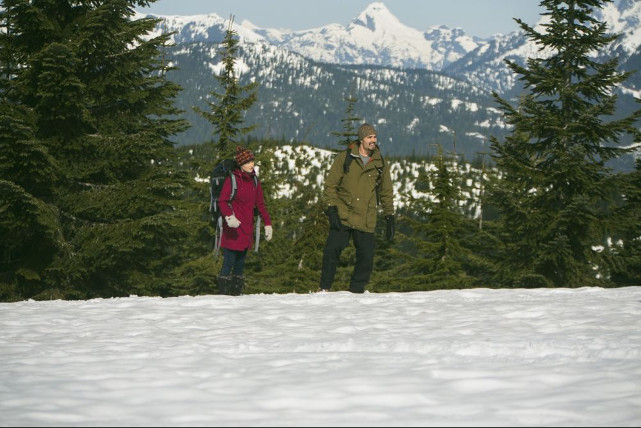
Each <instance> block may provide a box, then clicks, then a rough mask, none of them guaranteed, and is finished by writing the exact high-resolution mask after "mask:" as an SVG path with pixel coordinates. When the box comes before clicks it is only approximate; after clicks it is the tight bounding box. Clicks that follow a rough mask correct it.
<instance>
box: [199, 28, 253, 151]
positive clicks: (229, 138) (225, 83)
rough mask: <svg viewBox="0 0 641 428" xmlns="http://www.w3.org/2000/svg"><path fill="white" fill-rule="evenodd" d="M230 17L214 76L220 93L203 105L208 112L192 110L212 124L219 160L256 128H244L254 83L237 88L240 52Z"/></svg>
mask: <svg viewBox="0 0 641 428" xmlns="http://www.w3.org/2000/svg"><path fill="white" fill-rule="evenodd" d="M233 23H234V17H233V16H232V17H231V18H230V19H229V25H228V26H227V30H226V31H225V38H224V39H223V41H222V43H221V45H220V46H221V62H222V64H223V68H222V70H221V71H220V73H217V74H214V78H215V79H216V81H217V83H218V86H219V87H220V89H221V91H222V92H217V91H216V90H214V91H211V92H210V93H209V95H210V97H212V98H213V100H212V101H209V102H207V105H208V106H209V108H210V111H205V110H203V109H201V108H199V107H194V111H196V112H197V113H199V114H200V115H201V116H203V117H204V118H205V119H207V120H208V121H209V122H210V123H212V124H213V125H214V135H217V136H218V143H217V146H218V151H219V154H220V157H221V158H222V157H227V156H229V155H231V154H232V153H233V150H234V149H235V148H236V144H238V143H239V138H240V137H241V136H243V135H245V134H248V133H249V132H251V131H252V130H254V129H255V128H256V126H257V125H255V124H254V125H249V126H245V125H244V124H245V113H246V111H247V110H249V109H250V108H251V106H252V105H254V103H255V102H256V100H257V97H258V95H257V91H256V89H257V87H258V82H252V83H249V84H247V85H241V84H240V79H239V76H238V75H237V74H238V73H237V70H236V62H237V57H238V53H239V50H240V46H239V40H238V34H237V32H236V30H234V28H233Z"/></svg>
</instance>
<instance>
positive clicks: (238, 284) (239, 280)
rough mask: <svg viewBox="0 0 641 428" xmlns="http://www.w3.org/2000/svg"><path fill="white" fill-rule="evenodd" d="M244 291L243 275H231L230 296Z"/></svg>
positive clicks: (238, 294)
mask: <svg viewBox="0 0 641 428" xmlns="http://www.w3.org/2000/svg"><path fill="white" fill-rule="evenodd" d="M244 292H245V277H244V276H239V275H234V276H232V290H231V295H232V296H240V295H241V294H243V293H244Z"/></svg>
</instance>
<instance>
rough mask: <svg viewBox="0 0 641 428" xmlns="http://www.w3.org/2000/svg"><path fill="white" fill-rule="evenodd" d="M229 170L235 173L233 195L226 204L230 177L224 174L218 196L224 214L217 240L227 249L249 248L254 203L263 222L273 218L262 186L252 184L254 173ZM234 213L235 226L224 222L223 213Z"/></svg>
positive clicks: (226, 214)
mask: <svg viewBox="0 0 641 428" xmlns="http://www.w3.org/2000/svg"><path fill="white" fill-rule="evenodd" d="M232 174H234V175H235V176H236V196H234V200H233V201H231V207H230V206H229V197H230V196H231V179H230V178H229V177H227V178H226V179H225V182H224V183H223V188H222V190H221V191H220V198H219V199H218V207H219V208H220V213H221V214H222V215H223V236H222V239H221V242H220V246H221V247H222V248H227V249H229V250H236V251H243V250H247V249H249V248H251V246H252V244H253V243H254V227H255V226H254V207H256V208H258V213H259V214H260V217H261V218H262V219H263V223H264V224H265V226H268V225H269V226H271V224H272V221H271V219H270V218H269V213H268V212H267V208H266V207H265V199H264V196H263V189H262V187H261V186H260V180H258V185H257V186H255V185H254V175H255V174H256V173H255V172H254V171H252V172H251V173H250V174H248V173H246V172H243V171H241V170H240V169H235V170H233V171H232ZM232 213H233V214H234V215H235V216H236V218H237V219H238V220H239V221H240V226H239V227H238V228H231V227H229V226H227V222H226V221H225V219H224V217H227V216H230V215H231V214H232Z"/></svg>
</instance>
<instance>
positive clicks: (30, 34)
mask: <svg viewBox="0 0 641 428" xmlns="http://www.w3.org/2000/svg"><path fill="white" fill-rule="evenodd" d="M149 3H150V1H133V0H104V1H89V0H80V1H73V2H72V1H57V0H43V1H39V2H31V1H28V0H6V1H3V2H2V5H3V11H2V12H1V15H0V22H1V23H2V25H4V26H5V27H6V28H7V29H8V31H6V32H5V34H3V37H2V38H1V39H0V43H2V48H3V49H2V51H3V54H5V53H6V54H7V55H8V56H6V57H4V58H3V64H2V69H3V73H2V75H3V77H4V80H3V82H2V85H3V86H2V90H3V95H4V97H3V100H2V102H3V111H7V110H8V109H9V110H12V111H25V112H28V117H29V120H21V123H22V124H24V126H25V127H26V128H25V130H24V132H22V133H21V135H15V134H16V133H15V132H14V134H13V135H12V134H9V133H7V132H3V134H2V138H5V139H6V140H5V141H7V143H6V144H8V145H10V146H15V147H19V146H18V145H19V144H23V145H24V144H26V143H29V142H30V143H29V144H30V147H31V148H32V149H33V150H32V151H31V152H30V153H33V156H31V155H29V157H30V162H31V163H33V164H34V165H35V163H36V162H38V164H39V165H40V166H44V167H45V168H43V169H42V171H51V176H50V178H51V180H50V182H49V183H48V184H47V186H45V187H43V186H40V189H43V188H44V193H42V192H40V190H39V189H38V186H36V185H35V184H33V183H32V185H31V186H27V187H26V188H25V189H26V192H27V194H28V195H29V196H32V197H35V198H38V199H40V200H42V201H44V202H45V203H46V204H47V206H49V207H52V209H46V210H45V211H46V212H47V213H49V217H48V218H50V220H47V221H42V223H45V224H46V225H47V226H48V229H47V230H46V231H45V232H44V233H45V234H46V235H47V236H51V237H55V238H49V239H48V240H47V241H46V242H52V244H48V245H47V246H46V248H48V251H47V257H45V258H43V260H45V261H46V263H45V265H44V266H43V265H41V266H39V268H38V272H36V274H35V275H34V274H32V275H30V278H31V286H30V288H29V290H28V291H27V292H20V290H19V289H18V288H16V287H15V286H14V287H13V290H18V292H17V293H16V294H15V296H16V297H17V298H27V297H34V298H56V297H63V298H89V297H99V296H101V297H109V296H123V295H129V294H155V295H164V294H170V291H169V289H170V285H169V284H170V281H171V275H172V269H174V268H176V267H177V266H178V265H180V264H181V263H182V262H183V260H184V259H183V258H182V255H181V254H180V252H179V251H178V247H179V243H180V242H181V241H182V240H184V239H185V237H186V236H188V233H189V232H188V230H189V226H186V225H185V223H189V222H190V220H189V215H188V214H187V213H186V211H185V210H184V209H183V207H182V202H181V196H180V195H181V194H182V192H183V191H184V189H185V186H186V183H188V181H187V177H180V176H179V175H178V174H175V173H174V172H173V171H171V170H170V169H169V168H168V164H169V160H170V159H171V158H172V156H173V144H172V143H171V142H170V141H169V137H170V136H172V135H174V134H176V133H178V132H180V131H182V130H184V129H186V128H187V126H188V124H187V123H186V122H184V121H182V120H175V119H170V117H172V116H174V115H176V114H177V113H179V112H178V111H177V110H176V109H175V108H174V107H173V98H174V97H175V96H176V95H177V93H178V91H179V90H180V87H179V86H177V85H175V84H173V83H171V82H168V81H166V80H165V79H164V73H163V67H164V64H162V62H161V61H160V60H159V58H160V52H161V50H162V48H163V46H164V45H165V44H166V43H168V37H169V36H168V35H166V34H165V35H161V36H159V37H151V38H150V37H149V36H148V35H149V34H150V33H151V32H152V31H153V30H154V28H155V25H156V23H157V22H158V21H157V20H154V19H146V18H145V19H138V20H135V19H132V17H133V15H134V11H133V8H134V7H135V6H146V5H148V4H149ZM5 48H6V49H5ZM5 61H6V62H5ZM18 119H19V120H20V118H18ZM13 120H16V118H15V114H14V119H13ZM5 123H9V122H5ZM3 129H4V128H3ZM2 160H3V168H2V171H3V177H2V178H3V179H5V180H6V181H8V182H10V183H13V184H18V185H22V186H24V184H21V183H20V181H21V180H22V181H24V180H25V178H24V177H25V176H29V177H32V178H31V180H33V181H34V182H35V181H38V182H40V183H41V184H42V181H43V180H42V179H39V178H38V177H39V175H38V174H37V173H35V172H36V171H37V169H38V166H34V167H33V168H31V169H30V170H29V171H27V172H26V173H25V174H22V173H18V171H19V170H20V168H19V165H21V162H24V160H23V159H20V158H19V157H16V156H15V155H11V158H6V157H5V158H3V159H2ZM4 174H6V176H5V175H4ZM14 188H15V187H14ZM23 199H24V198H23ZM14 200H15V199H14ZM11 203H13V202H10V204H11ZM36 205H37V204H36ZM41 205H42V204H41ZM10 209H15V206H10ZM39 218H43V217H42V216H40V217H39ZM9 222H11V220H9ZM11 226H12V230H14V231H15V230H20V229H25V228H26V227H28V225H24V224H21V223H16V222H13V224H12V225H11ZM25 266H27V265H24V266H20V267H18V269H17V270H16V268H15V267H13V266H12V267H11V269H12V270H13V272H5V274H6V275H5V278H8V282H9V284H8V288H11V287H12V284H14V285H15V284H17V283H18V282H19V278H18V276H17V274H16V272H18V271H20V269H22V271H23V272H24V267H25ZM12 275H13V278H11V276H12Z"/></svg>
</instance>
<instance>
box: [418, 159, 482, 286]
mask: <svg viewBox="0 0 641 428" xmlns="http://www.w3.org/2000/svg"><path fill="white" fill-rule="evenodd" d="M435 160H436V164H435V170H433V171H430V172H428V173H427V174H425V175H424V176H423V177H419V186H422V187H423V188H424V189H427V188H429V190H430V195H431V196H430V197H428V198H424V199H419V200H416V201H415V202H414V204H413V205H412V211H414V212H416V213H424V214H423V216H422V217H423V218H420V217H419V218H416V219H415V220H414V221H412V222H411V223H412V229H413V232H414V233H413V236H414V239H413V241H414V245H415V248H416V252H415V254H414V256H413V258H412V259H413V261H412V262H410V263H409V266H408V267H409V269H410V271H411V272H412V273H414V274H415V275H416V276H415V277H414V278H413V280H414V281H418V283H423V284H424V286H423V287H425V288H427V289H435V288H454V287H456V288H459V287H465V286H470V285H472V284H473V281H472V278H470V277H469V276H468V275H467V274H466V273H465V269H464V263H465V260H466V259H467V258H468V257H469V251H468V250H467V249H466V248H465V247H464V246H463V245H462V242H461V241H462V240H463V238H464V237H465V223H466V222H467V220H466V219H465V218H464V217H463V214H462V213H461V209H460V207H459V205H460V201H461V194H460V186H461V177H460V174H459V173H458V172H457V164H456V162H453V161H448V160H447V159H446V157H445V156H444V155H443V151H442V148H441V147H440V146H439V153H438V156H437V157H436V159H435ZM448 163H449V165H448ZM421 183H422V184H421Z"/></svg>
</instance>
